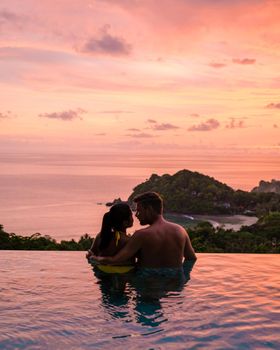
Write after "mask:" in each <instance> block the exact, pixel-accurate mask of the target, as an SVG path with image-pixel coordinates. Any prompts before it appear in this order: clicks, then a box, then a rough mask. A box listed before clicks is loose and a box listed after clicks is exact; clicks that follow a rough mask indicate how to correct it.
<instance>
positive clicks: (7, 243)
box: [0, 225, 92, 250]
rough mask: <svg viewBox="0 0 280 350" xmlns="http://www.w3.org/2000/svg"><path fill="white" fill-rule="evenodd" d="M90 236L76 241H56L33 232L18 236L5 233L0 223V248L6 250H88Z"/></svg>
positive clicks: (90, 240) (86, 235)
mask: <svg viewBox="0 0 280 350" xmlns="http://www.w3.org/2000/svg"><path fill="white" fill-rule="evenodd" d="M91 243H92V238H91V237H90V236H89V235H88V234H85V235H83V236H81V238H80V239H79V241H78V242H76V241H75V240H74V239H72V240H70V241H61V242H60V243H58V242H56V240H55V239H53V238H52V237H50V236H42V235H41V234H40V233H35V234H33V235H31V236H20V235H16V234H15V233H7V232H5V231H4V229H3V226H2V225H0V249H6V250H8V249H9V250H88V249H89V248H90V246H91Z"/></svg>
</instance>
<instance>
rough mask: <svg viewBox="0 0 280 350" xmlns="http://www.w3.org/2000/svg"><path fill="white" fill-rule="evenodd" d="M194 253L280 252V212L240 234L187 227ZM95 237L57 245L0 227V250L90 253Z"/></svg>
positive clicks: (205, 225)
mask: <svg viewBox="0 0 280 350" xmlns="http://www.w3.org/2000/svg"><path fill="white" fill-rule="evenodd" d="M187 230H188V232H189V235H190V237H191V241H192V244H193V246H194V249H195V251H197V252H202V253H280V212H274V213H270V214H269V215H266V216H264V217H262V218H261V219H259V221H258V222H257V223H256V224H255V225H252V226H247V227H246V226H244V227H242V228H241V230H240V231H238V232H235V231H232V230H224V229H222V228H217V229H215V228H214V227H213V226H212V225H211V224H210V223H208V222H201V223H199V224H197V225H196V226H192V227H188V228H187ZM91 243H92V238H91V237H90V236H89V235H87V234H85V235H83V236H82V237H81V238H80V239H79V241H78V242H76V241H75V240H73V239H72V240H71V241H61V243H57V242H56V241H55V240H54V239H53V238H51V237H50V236H41V235H40V234H39V233H36V234H35V235H32V236H29V237H24V236H19V235H16V234H14V233H7V232H5V231H4V230H3V226H1V225H0V249H14V250H88V249H89V248H90V246H91Z"/></svg>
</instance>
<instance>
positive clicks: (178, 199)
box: [107, 170, 280, 217]
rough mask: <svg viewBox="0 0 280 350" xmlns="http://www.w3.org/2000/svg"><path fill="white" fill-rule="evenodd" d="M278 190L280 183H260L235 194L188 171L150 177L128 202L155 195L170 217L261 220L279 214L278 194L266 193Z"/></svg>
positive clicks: (279, 198)
mask: <svg viewBox="0 0 280 350" xmlns="http://www.w3.org/2000/svg"><path fill="white" fill-rule="evenodd" d="M269 184H270V185H269ZM269 186H270V187H269ZM271 186H272V187H271ZM277 186H279V190H280V181H276V180H272V182H271V183H266V182H265V181H261V182H260V186H259V187H258V188H254V189H253V190H252V191H251V192H247V191H242V190H234V189H233V188H231V187H230V186H228V185H226V184H224V183H222V182H220V181H217V180H216V179H214V178H213V177H210V176H207V175H203V174H201V173H198V172H193V171H190V170H180V171H178V172H177V173H175V174H174V175H169V174H164V175H162V176H159V175H157V174H152V175H151V177H150V178H149V179H147V180H146V181H145V182H143V183H141V184H139V185H137V186H136V187H135V188H134V189H133V192H132V194H131V195H130V196H129V198H128V202H129V203H132V202H133V198H135V197H136V196H137V195H138V194H140V193H143V192H146V191H155V192H158V193H159V194H160V195H161V196H162V197H163V199H164V210H165V212H169V213H178V214H187V215H192V214H198V215H251V216H258V217H261V216H262V215H265V214H268V213H269V212H273V211H280V192H279V193H278V192H277V191H269V190H268V188H270V189H278V187H277ZM264 189H265V190H264ZM119 201H121V199H120V198H117V199H115V200H114V201H112V202H109V203H107V205H112V204H116V203H118V202H119Z"/></svg>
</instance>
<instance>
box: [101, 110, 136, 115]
mask: <svg viewBox="0 0 280 350" xmlns="http://www.w3.org/2000/svg"><path fill="white" fill-rule="evenodd" d="M100 113H102V114H130V113H133V112H130V111H123V110H118V109H117V110H112V111H102V112H100Z"/></svg>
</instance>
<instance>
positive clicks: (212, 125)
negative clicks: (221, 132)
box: [188, 118, 220, 131]
mask: <svg viewBox="0 0 280 350" xmlns="http://www.w3.org/2000/svg"><path fill="white" fill-rule="evenodd" d="M219 126H220V123H219V121H218V120H216V119H213V118H212V119H208V120H206V122H205V123H200V124H198V125H192V126H191V127H189V128H188V130H189V131H211V130H214V129H217V128H218V127H219Z"/></svg>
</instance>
